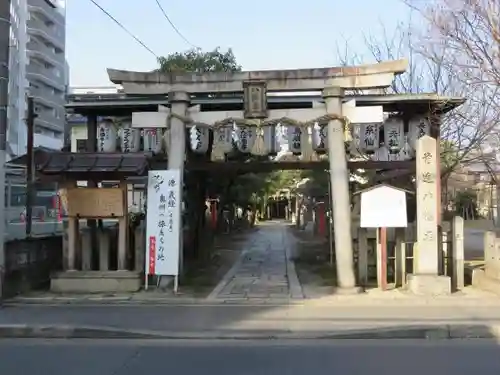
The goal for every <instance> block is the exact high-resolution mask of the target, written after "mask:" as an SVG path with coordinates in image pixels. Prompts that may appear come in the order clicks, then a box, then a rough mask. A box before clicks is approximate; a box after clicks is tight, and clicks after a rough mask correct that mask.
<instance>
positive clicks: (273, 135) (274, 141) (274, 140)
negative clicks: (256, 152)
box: [262, 125, 281, 154]
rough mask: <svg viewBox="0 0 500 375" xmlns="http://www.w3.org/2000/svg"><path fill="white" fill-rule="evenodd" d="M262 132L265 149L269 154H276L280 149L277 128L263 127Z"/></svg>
mask: <svg viewBox="0 0 500 375" xmlns="http://www.w3.org/2000/svg"><path fill="white" fill-rule="evenodd" d="M262 130H264V143H265V145H266V149H267V150H268V151H269V153H270V154H277V153H278V152H279V151H280V149H281V144H280V140H279V135H278V129H277V126H271V125H265V126H263V127H262Z"/></svg>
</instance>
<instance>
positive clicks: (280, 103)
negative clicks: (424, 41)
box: [66, 93, 465, 117]
mask: <svg viewBox="0 0 500 375" xmlns="http://www.w3.org/2000/svg"><path fill="white" fill-rule="evenodd" d="M69 100H70V102H69V103H68V104H66V109H67V110H68V111H69V112H73V113H77V114H82V115H88V114H95V115H98V116H104V117H105V116H130V114H131V113H132V112H147V111H151V112H155V111H157V110H158V105H164V106H169V102H168V99H167V98H165V97H161V96H158V95H151V96H127V95H124V94H116V95H107V96H95V95H79V96H75V95H73V96H70V97H69ZM345 100H356V105H357V106H359V107H366V106H377V105H381V106H382V107H383V108H384V111H386V112H410V113H426V112H428V111H429V108H434V110H435V111H436V112H438V113H446V112H449V111H451V110H452V109H454V108H456V107H458V106H460V105H462V104H463V103H464V102H465V99H464V98H461V97H447V96H440V95H437V94H433V93H423V94H389V95H380V94H379V95H347V96H346V98H345ZM322 101H323V98H322V97H321V95H320V94H319V93H312V94H309V95H305V94H304V93H297V94H296V95H290V94H288V95H279V94H275V95H269V96H268V97H267V102H268V106H269V108H270V109H293V108H312V104H313V103H314V102H322ZM191 104H192V105H201V106H202V109H203V110H221V111H228V110H243V95H242V94H241V95H240V94H234V95H221V96H218V97H208V96H193V97H192V98H191Z"/></svg>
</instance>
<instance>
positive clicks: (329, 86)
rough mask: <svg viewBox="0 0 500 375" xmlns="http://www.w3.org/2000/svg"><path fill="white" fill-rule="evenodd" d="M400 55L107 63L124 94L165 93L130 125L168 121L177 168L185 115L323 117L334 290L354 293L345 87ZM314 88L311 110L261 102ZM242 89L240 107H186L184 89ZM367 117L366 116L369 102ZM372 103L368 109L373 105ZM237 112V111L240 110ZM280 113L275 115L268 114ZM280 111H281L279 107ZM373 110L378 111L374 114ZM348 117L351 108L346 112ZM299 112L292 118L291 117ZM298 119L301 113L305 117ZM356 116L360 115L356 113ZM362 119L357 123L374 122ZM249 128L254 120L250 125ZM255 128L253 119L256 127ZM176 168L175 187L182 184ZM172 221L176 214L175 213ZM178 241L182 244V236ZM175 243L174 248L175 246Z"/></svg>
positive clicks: (376, 76) (398, 64)
mask: <svg viewBox="0 0 500 375" xmlns="http://www.w3.org/2000/svg"><path fill="white" fill-rule="evenodd" d="M407 65H408V64H407V61H406V60H398V61H389V62H382V63H378V64H373V65H361V66H355V67H335V68H322V69H298V70H270V71H250V72H238V73H205V74H194V73H193V74H175V73H171V74H166V73H161V72H133V71H122V70H114V69H108V74H109V78H110V80H111V81H112V82H113V83H116V84H121V85H122V86H123V88H124V91H125V93H126V94H127V95H166V96H168V100H169V102H170V105H171V107H170V109H167V108H163V109H160V110H159V111H158V112H149V113H142V115H141V113H138V114H136V113H134V118H133V120H132V121H133V124H132V126H133V127H141V128H158V127H168V133H169V140H168V144H169V145H168V168H169V169H179V170H181V171H183V169H184V162H185V152H186V150H185V145H186V139H185V137H186V131H185V128H186V126H187V123H186V119H188V118H190V119H191V121H192V122H203V123H215V122H218V121H221V120H227V119H233V118H238V117H240V118H241V117H244V118H245V119H249V120H253V119H261V120H263V119H271V120H276V121H277V122H279V121H285V122H287V121H291V119H293V120H295V119H297V120H299V121H304V120H311V118H315V117H316V116H318V115H319V116H322V119H323V121H324V122H325V123H327V134H328V136H327V137H328V139H327V142H326V143H327V149H328V157H329V166H330V179H331V186H332V196H331V206H332V207H333V217H334V225H335V244H336V264H337V284H338V292H340V293H353V292H357V291H359V288H358V287H357V285H356V277H355V272H354V264H353V262H354V256H353V255H354V254H353V243H352V234H351V211H350V196H349V170H348V166H347V158H346V150H345V145H344V140H345V138H344V131H345V126H346V121H347V119H346V113H344V112H346V111H348V110H349V109H348V107H346V105H345V104H343V102H344V92H345V90H371V89H380V88H387V87H389V86H390V85H391V84H392V82H393V80H394V77H395V75H397V74H401V73H403V72H405V71H406V69H407ZM287 91H288V92H290V91H295V92H298V91H321V92H322V97H323V99H324V104H323V103H321V104H319V105H318V106H316V107H315V108H312V109H305V110H300V109H294V110H290V111H283V110H280V111H275V113H273V111H272V110H268V108H267V99H266V98H267V92H287ZM234 92H243V93H244V97H245V111H244V112H243V111H231V112H238V113H229V112H222V113H221V112H201V111H200V109H199V107H190V101H191V95H196V94H206V93H234ZM359 109H360V110H361V109H365V110H367V111H368V112H367V116H368V117H370V116H372V117H373V115H374V111H373V110H372V111H370V110H371V108H368V107H365V108H359ZM376 110H377V109H376V108H375V111H376ZM242 112H243V116H242V115H241V113H242ZM276 112H280V113H276ZM284 112H287V113H284ZM381 113H382V112H381V109H380V116H382V115H381ZM352 116H356V115H355V114H354V112H353V113H352V114H351V115H349V118H350V120H351V122H354V121H352V118H351V117H352ZM297 117H300V118H297ZM304 117H308V118H307V119H306V118H304ZM361 117H363V115H361ZM377 121H379V120H373V119H368V120H365V121H364V122H377ZM254 126H255V125H254ZM257 126H258V125H257ZM182 182H183V179H182V172H181V185H182ZM178 220H181V218H180V217H179V218H178ZM179 241H181V244H182V236H180V238H179ZM181 248H182V246H181Z"/></svg>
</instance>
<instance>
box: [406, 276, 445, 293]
mask: <svg viewBox="0 0 500 375" xmlns="http://www.w3.org/2000/svg"><path fill="white" fill-rule="evenodd" d="M407 285H408V290H409V291H410V292H412V293H413V294H417V295H424V296H442V295H449V294H451V278H450V277H449V276H438V275H423V274H420V275H416V274H410V275H408V284H407Z"/></svg>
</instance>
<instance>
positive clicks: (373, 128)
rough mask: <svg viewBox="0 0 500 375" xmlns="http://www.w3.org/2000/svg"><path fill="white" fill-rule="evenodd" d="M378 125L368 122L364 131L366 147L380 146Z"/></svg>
mask: <svg viewBox="0 0 500 375" xmlns="http://www.w3.org/2000/svg"><path fill="white" fill-rule="evenodd" d="M378 131H379V130H378V126H377V125H376V124H366V125H365V128H364V132H363V143H364V147H365V148H367V149H371V148H373V147H378V145H376V144H375V143H377V139H378Z"/></svg>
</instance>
